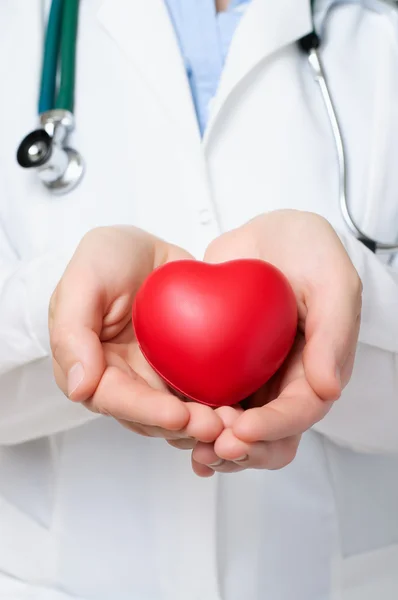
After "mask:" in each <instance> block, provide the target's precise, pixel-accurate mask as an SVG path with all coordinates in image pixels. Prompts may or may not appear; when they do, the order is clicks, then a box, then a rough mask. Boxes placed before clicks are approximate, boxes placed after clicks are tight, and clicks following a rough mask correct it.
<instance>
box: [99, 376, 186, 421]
mask: <svg viewBox="0 0 398 600" xmlns="http://www.w3.org/2000/svg"><path fill="white" fill-rule="evenodd" d="M87 405H88V407H89V408H91V410H93V411H94V412H98V413H100V414H103V415H110V416H112V417H114V418H115V419H117V420H121V421H129V422H132V423H134V424H138V425H149V426H153V427H160V428H163V429H166V430H169V431H180V430H183V429H184V428H185V427H186V426H187V425H188V422H189V419H190V413H189V411H188V409H187V407H186V405H185V404H184V403H183V402H181V400H179V399H178V398H176V397H175V396H173V395H172V394H169V393H168V392H164V391H160V390H153V389H152V388H150V387H149V386H148V385H147V384H146V383H145V382H143V381H142V380H141V379H140V378H138V377H137V376H135V375H134V374H130V375H128V374H127V373H126V372H124V371H122V370H120V369H118V368H117V367H107V369H106V370H105V372H104V375H103V377H102V379H101V381H100V383H99V385H98V387H97V389H96V391H95V393H94V395H93V397H92V398H91V399H90V400H89V401H87Z"/></svg>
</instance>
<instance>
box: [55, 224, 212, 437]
mask: <svg viewBox="0 0 398 600" xmlns="http://www.w3.org/2000/svg"><path fill="white" fill-rule="evenodd" d="M184 259H192V257H191V256H190V255H189V254H188V253H187V252H185V251H184V250H182V249H181V248H178V247H176V246H173V245H170V244H167V243H166V242H164V241H162V240H159V239H157V238H155V237H153V236H151V235H149V234H147V233H145V232H144V231H142V230H139V229H136V228H134V227H105V228H98V229H95V230H93V231H91V232H90V233H88V234H87V235H86V236H85V237H84V239H83V240H82V242H81V243H80V245H79V247H78V249H77V251H76V253H75V254H74V256H73V258H72V260H71V262H70V264H69V265H68V267H67V269H66V271H65V273H64V275H63V277H62V279H61V281H60V282H59V284H58V286H57V288H56V290H55V292H54V294H53V296H52V299H51V302H50V312H49V330H50V342H51V348H52V353H53V364H54V374H55V379H56V382H57V384H58V386H59V387H60V388H61V390H62V391H63V392H64V393H65V394H66V395H67V396H68V397H69V398H70V399H71V400H73V401H75V402H81V403H84V404H85V406H86V407H87V408H88V409H89V410H91V411H93V412H95V413H99V414H102V415H107V416H111V417H114V418H115V419H116V420H118V421H119V422H120V423H121V424H122V425H123V426H125V427H127V428H128V429H131V430H132V431H134V432H136V433H139V434H141V435H144V436H151V437H163V438H166V439H168V440H179V441H180V442H181V443H182V444H183V445H184V444H185V445H186V446H187V447H189V446H191V445H192V444H193V443H194V442H195V441H196V440H200V441H202V442H212V441H214V440H215V439H216V438H217V436H218V435H219V434H220V433H221V431H222V429H223V424H222V421H221V419H220V417H219V416H218V415H217V414H216V413H215V412H214V411H213V410H212V409H211V408H209V407H207V406H202V405H199V404H196V403H193V402H192V403H191V402H183V401H181V400H180V399H178V398H177V397H176V396H175V395H173V394H172V393H170V391H169V390H168V389H167V387H166V386H165V384H164V383H163V381H162V380H161V379H160V378H159V377H158V376H157V374H156V373H155V372H154V371H153V370H152V369H151V368H150V366H149V365H148V363H147V362H146V360H145V359H144V357H143V355H142V353H141V351H140V349H139V346H138V343H137V340H136V338H135V336H134V331H133V327H132V323H131V307H132V304H133V300H134V296H135V294H136V293H137V291H138V289H139V287H140V286H141V284H142V283H143V281H144V280H145V278H146V277H147V276H148V275H149V274H150V273H151V272H152V271H153V270H154V269H155V268H157V267H159V266H161V265H162V264H165V263H167V262H169V261H173V260H184ZM192 440H193V442H192Z"/></svg>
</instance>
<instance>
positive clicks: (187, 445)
mask: <svg viewBox="0 0 398 600" xmlns="http://www.w3.org/2000/svg"><path fill="white" fill-rule="evenodd" d="M167 443H168V444H169V445H170V446H172V447H173V448H177V449H178V450H193V449H194V448H195V446H196V440H190V439H187V438H186V439H181V440H167Z"/></svg>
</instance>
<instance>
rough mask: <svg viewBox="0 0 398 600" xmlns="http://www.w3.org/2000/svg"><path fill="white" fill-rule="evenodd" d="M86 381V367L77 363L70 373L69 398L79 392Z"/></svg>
mask: <svg viewBox="0 0 398 600" xmlns="http://www.w3.org/2000/svg"><path fill="white" fill-rule="evenodd" d="M83 379H84V367H83V365H82V363H80V362H79V363H76V364H75V365H73V367H72V368H71V369H70V371H69V373H68V396H69V398H70V397H71V396H72V394H73V393H74V392H75V391H76V390H77V388H78V387H79V385H80V384H81V383H82V381H83Z"/></svg>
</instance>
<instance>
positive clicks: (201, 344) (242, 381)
mask: <svg viewBox="0 0 398 600" xmlns="http://www.w3.org/2000/svg"><path fill="white" fill-rule="evenodd" d="M133 324H134V330H135V335H136V337H137V340H138V343H139V345H140V348H141V350H142V352H143V354H144V356H145V358H146V359H147V361H148V362H149V364H150V365H151V366H152V367H153V368H154V369H155V371H156V372H157V373H158V374H159V375H160V376H161V377H162V379H163V380H164V381H166V382H167V383H168V385H169V386H170V387H171V388H173V389H174V390H175V391H176V392H179V393H180V394H182V395H183V396H185V397H187V398H190V399H192V400H196V401H197V402H201V403H202V404H207V405H209V406H222V405H233V404H237V403H238V402H240V401H242V400H244V399H245V398H247V397H248V396H250V395H251V394H252V393H254V392H255V391H256V390H258V389H259V388H260V387H261V386H262V385H263V384H264V383H266V382H267V381H268V379H269V378H270V377H272V375H273V374H274V373H275V372H276V371H277V370H278V369H279V367H280V366H281V365H282V363H283V361H284V360H285V358H286V356H287V355H288V353H289V351H290V349H291V347H292V344H293V341H294V338H295V335H296V330H297V305H296V299H295V296H294V293H293V290H292V288H291V286H290V284H289V282H288V281H287V279H286V277H285V276H284V275H283V274H282V273H281V272H280V271H279V270H278V269H276V268H275V267H273V266H272V265H270V264H268V263H266V262H264V261H261V260H252V259H244V260H234V261H230V262H225V263H221V264H216V265H213V264H212V265H210V264H206V263H203V262H199V261H194V260H182V261H176V262H171V263H168V264H166V265H164V266H162V267H160V268H158V269H156V270H155V271H154V272H153V273H152V274H151V275H150V276H149V277H148V279H147V280H146V281H145V282H144V284H143V285H142V287H141V288H140V290H139V291H138V294H137V296H136V298H135V302H134V306H133Z"/></svg>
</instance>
